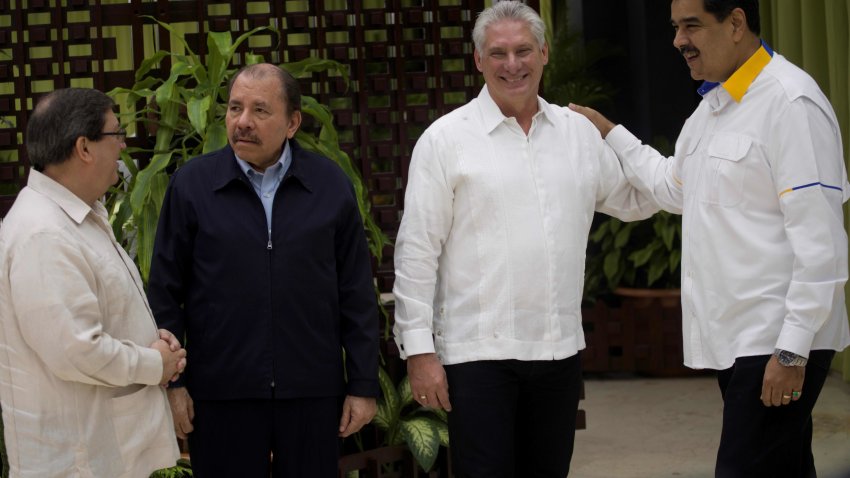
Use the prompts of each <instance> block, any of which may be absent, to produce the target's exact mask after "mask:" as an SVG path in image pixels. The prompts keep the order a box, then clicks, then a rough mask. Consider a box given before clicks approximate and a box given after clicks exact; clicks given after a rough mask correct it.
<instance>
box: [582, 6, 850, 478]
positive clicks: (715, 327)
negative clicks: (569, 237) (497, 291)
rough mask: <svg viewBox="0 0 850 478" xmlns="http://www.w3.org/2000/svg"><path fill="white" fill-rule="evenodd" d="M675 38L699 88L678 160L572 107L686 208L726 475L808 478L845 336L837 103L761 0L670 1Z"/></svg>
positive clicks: (667, 198)
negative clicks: (762, 16)
mask: <svg viewBox="0 0 850 478" xmlns="http://www.w3.org/2000/svg"><path fill="white" fill-rule="evenodd" d="M671 20H672V23H673V27H674V29H675V31H676V35H675V38H674V40H673V46H674V47H675V48H677V49H678V50H680V51H681V53H682V55H683V56H684V58H685V60H686V61H687V64H688V67H689V68H690V71H691V76H692V77H693V78H694V79H696V80H705V82H704V83H703V85H702V86H701V87H700V89H699V92H700V94H701V95H702V96H703V100H702V102H701V103H700V105H699V106H698V107H697V109H696V111H695V112H694V113H693V115H691V117H690V118H689V119H688V121H687V122H686V123H685V126H684V127H683V129H682V132H681V134H680V135H679V139H678V141H677V143H676V153H675V155H674V156H673V157H671V158H665V157H662V156H661V155H660V154H659V153H658V152H656V151H655V150H653V149H652V148H650V147H648V146H644V145H642V144H641V142H640V140H638V139H637V138H635V137H634V136H632V135H631V133H629V132H628V131H627V130H626V129H625V128H623V127H622V126H616V127H615V126H614V124H613V123H611V122H610V121H608V120H607V119H605V118H604V117H603V116H601V115H600V114H599V113H597V112H595V111H593V110H590V109H587V108H582V107H579V106H574V109H576V110H578V111H580V112H583V113H585V114H587V115H588V117H590V118H591V120H592V121H593V122H594V124H596V126H597V127H598V128H599V130H600V132H601V133H602V136H603V137H604V138H605V140H606V141H607V142H608V144H609V145H611V146H612V147H613V148H614V150H615V151H617V154H618V156H619V157H620V158H621V160H622V161H623V167H624V169H625V171H626V174H627V175H628V176H629V180H630V181H632V182H633V183H634V184H635V185H636V186H638V187H639V188H641V190H642V191H644V192H645V193H646V194H649V195H652V197H653V198H654V199H655V201H657V203H658V204H659V205H660V206H661V207H662V208H664V209H666V210H668V211H671V212H675V213H681V214H682V219H683V224H682V232H683V241H682V242H683V244H682V308H683V310H682V317H683V326H682V332H683V338H684V352H685V364H686V365H687V366H689V367H693V368H709V369H717V370H719V372H718V382H719V384H720V390H721V393H722V395H723V402H724V407H723V432H722V435H721V439H720V449H719V451H718V454H717V467H716V475H717V476H718V477H724V478H725V477H736V478H737V477H741V478H744V477H747V478H751V477H776V476H783V477H785V476H787V477H794V478H797V477H800V478H802V477H813V476H815V467H814V460H813V458H812V449H811V445H812V416H811V414H812V408H813V407H814V405H815V401H816V400H817V398H818V394H819V393H820V391H821V388H822V387H823V383H824V380H825V378H826V374H827V371H828V369H829V366H830V362H831V360H832V357H833V355H834V354H835V351H836V350H842V349H843V348H845V347H846V346H847V345H848V344H850V333H848V323H847V313H846V310H845V304H844V284H845V282H846V281H847V235H846V234H845V232H844V224H843V214H842V209H841V207H842V203H843V202H844V201H845V200H846V199H847V198H848V193H850V189H848V187H850V185H848V183H847V177H846V173H845V169H844V160H843V149H842V146H841V134H840V132H839V128H838V122H837V120H836V118H835V113H834V112H833V110H832V107H831V106H830V104H829V101H828V100H827V99H826V97H825V96H824V94H823V93H822V92H821V90H820V88H818V85H817V84H816V83H815V81H814V80H813V79H812V78H811V77H810V76H809V75H807V74H806V73H805V72H803V71H802V70H800V69H799V68H797V67H796V66H794V65H793V64H791V63H790V62H788V60H786V59H785V58H784V57H782V56H781V55H780V54H778V53H776V52H774V51H773V50H772V49H771V48H770V46H769V45H767V44H766V43H765V42H763V41H761V40H760V39H759V29H760V28H759V6H758V1H757V0H705V1H704V0H674V1H673V2H672V4H671Z"/></svg>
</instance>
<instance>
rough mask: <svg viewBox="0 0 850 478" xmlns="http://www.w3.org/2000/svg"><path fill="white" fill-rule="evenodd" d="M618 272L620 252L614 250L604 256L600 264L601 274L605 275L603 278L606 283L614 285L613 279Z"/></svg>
mask: <svg viewBox="0 0 850 478" xmlns="http://www.w3.org/2000/svg"><path fill="white" fill-rule="evenodd" d="M619 270H620V251H619V250H614V251H611V252H609V253H608V254H606V255H605V261H604V262H603V264H602V272H604V273H605V278H607V279H608V282H610V283H612V284H616V281H615V280H614V278H615V277H616V276H617V273H618V271H619Z"/></svg>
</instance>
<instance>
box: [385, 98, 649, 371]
mask: <svg viewBox="0 0 850 478" xmlns="http://www.w3.org/2000/svg"><path fill="white" fill-rule="evenodd" d="M538 103H539V112H538V113H537V115H536V116H535V117H534V120H533V122H532V125H531V128H530V130H529V133H528V135H527V136H526V134H525V132H524V131H523V130H522V128H521V127H520V126H519V124H518V123H517V121H516V120H515V119H514V118H506V117H505V116H504V115H503V114H502V113H501V111H500V110H499V108H498V106H497V105H496V103H495V102H494V101H493V99H492V98H491V97H490V95H489V92H488V91H487V88H486V87H485V88H484V89H483V90H482V91H481V93H480V94H479V96H478V97H477V98H476V99H474V100H472V101H471V102H470V103H468V104H466V105H464V106H462V107H460V108H458V109H457V110H455V111H453V112H451V113H449V114H447V115H445V116H443V117H442V118H440V119H438V120H437V121H435V122H434V124H432V125H431V126H430V127H429V128H428V129H427V130H426V131H425V132H424V133H423V135H422V136H421V137H420V139H419V141H418V142H417V143H416V147H415V148H414V150H413V158H412V161H411V164H410V173H409V179H408V184H407V190H406V193H405V203H404V204H405V209H404V216H403V218H402V221H401V227H400V229H399V233H398V238H397V241H396V248H395V256H394V262H395V268H396V270H395V272H396V279H395V285H394V288H393V293H394V294H395V298H396V305H395V336H396V341H397V343H398V344H399V346H400V349H401V353H402V356H403V357H407V356H409V355H416V354H421V353H429V352H434V351H436V352H437V353H438V355H439V357H440V359H441V361H442V363H443V364H454V363H461V362H468V361H475V360H499V359H519V360H553V359H563V358H567V357H570V356H572V355H575V354H576V352H577V351H578V350H581V349H583V348H584V346H585V343H584V334H583V332H582V329H581V297H582V286H583V280H584V263H585V250H586V248H587V236H588V231H589V229H590V224H591V221H592V219H593V212H594V210H598V211H602V212H605V213H608V214H611V215H614V216H617V217H619V218H621V219H624V220H635V219H642V218H646V217H648V216H650V215H651V214H652V213H654V212H655V211H656V210H657V208H655V207H654V206H652V205H650V201H649V199H648V198H645V197H641V196H640V195H639V194H638V193H637V191H636V190H635V189H633V188H632V187H631V186H630V185H629V184H628V182H627V181H626V178H625V176H624V174H623V171H622V169H621V166H620V164H619V162H618V161H617V158H616V156H615V155H614V153H613V152H612V151H611V149H610V148H608V147H607V146H606V145H605V143H604V142H603V141H602V139H601V138H600V136H599V133H598V132H597V131H596V128H594V127H593V125H592V124H591V123H590V122H589V121H588V120H587V119H586V118H584V117H583V116H581V115H579V114H577V113H574V112H572V111H570V110H569V109H568V108H562V107H557V106H553V105H550V104H548V103H546V102H545V101H543V100H542V99H539V100H538ZM432 336H433V337H432Z"/></svg>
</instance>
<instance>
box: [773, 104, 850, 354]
mask: <svg viewBox="0 0 850 478" xmlns="http://www.w3.org/2000/svg"><path fill="white" fill-rule="evenodd" d="M774 131H775V132H776V134H775V136H774V137H775V141H773V142H772V143H770V144H768V145H766V146H767V147H768V148H769V154H768V158H769V161H770V166H771V174H772V175H773V178H774V183H775V185H776V187H777V188H778V191H777V194H778V195H779V197H780V203H779V205H780V209H781V211H782V214H783V216H784V227H785V233H786V234H787V237H788V241H789V243H790V245H791V249H792V251H793V254H794V264H793V272H792V277H791V283H790V284H789V287H788V292H787V295H786V298H785V303H786V307H787V315H786V316H785V320H784V324H783V326H782V330H781V332H780V335H779V339H778V340H777V343H776V347H777V348H779V349H783V350H788V351H790V352H794V353H797V354H800V355H803V356H808V355H809V350H810V348H811V345H812V341H813V339H814V336H815V334H816V333H817V332H818V330H820V328H821V327H822V326H823V325H824V323H825V322H826V321H827V320H828V319H829V318H830V316H831V313H832V310H833V308H834V307H844V306H845V305H844V304H843V303H836V298H837V297H841V295H840V291H841V290H842V289H843V287H844V284H845V282H846V281H847V235H846V232H845V230H844V216H843V211H842V204H843V202H844V201H845V200H846V197H847V193H848V190H850V188H848V184H847V177H846V172H845V169H844V161H843V149H842V146H841V140H840V138H841V136H840V133H839V131H838V130H837V125H836V124H835V122H834V121H831V120H830V117H829V116H828V115H827V114H826V113H825V112H824V111H823V110H822V109H820V108H819V107H818V106H817V105H816V104H815V103H814V102H812V101H810V100H808V99H807V98H805V97H800V98H798V99H797V100H795V101H793V102H791V103H790V105H789V107H788V110H787V111H784V112H781V113H780V114H779V115H777V116H776V124H775V126H774Z"/></svg>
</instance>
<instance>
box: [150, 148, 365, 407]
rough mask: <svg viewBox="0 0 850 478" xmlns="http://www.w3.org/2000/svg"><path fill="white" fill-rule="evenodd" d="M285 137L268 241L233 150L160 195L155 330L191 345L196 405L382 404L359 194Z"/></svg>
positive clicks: (191, 170) (183, 174)
mask: <svg viewBox="0 0 850 478" xmlns="http://www.w3.org/2000/svg"><path fill="white" fill-rule="evenodd" d="M289 141H290V147H291V148H292V164H291V166H290V168H289V170H288V171H287V173H286V175H285V176H284V178H283V181H282V183H281V185H280V187H279V188H278V190H277V193H276V195H275V197H274V203H273V207H272V230H271V234H269V231H268V226H267V222H266V217H265V212H264V209H263V205H262V203H261V201H260V199H259V198H258V197H257V194H256V193H255V192H254V189H253V188H252V186H251V184H250V183H249V181H248V179H247V178H246V177H245V174H244V173H243V172H242V170H241V169H239V166H238V164H237V163H236V159H235V156H234V153H233V150H232V149H231V148H230V146H226V147H224V148H223V149H221V150H219V151H215V152H212V153H208V154H205V155H203V156H199V157H197V158H195V159H192V160H191V161H189V162H188V163H186V164H185V165H184V166H182V167H181V168H180V169H178V170H177V172H176V173H175V174H174V175H173V177H172V178H171V182H170V184H169V186H168V190H167V192H166V194H165V200H164V202H163V205H162V211H161V214H160V218H159V226H158V229H157V233H156V241H155V245H154V254H153V260H152V263H151V273H150V280H149V285H148V296H149V300H150V304H151V308H152V310H153V313H154V316H155V317H156V321H157V323H158V325H159V326H160V327H162V328H165V329H168V330H170V331H171V332H172V333H174V334H175V335H176V336H177V337H179V338H183V337H185V347H186V351H187V362H188V364H187V367H186V370H185V373H184V375H183V377H181V381H180V382H178V383H177V385H178V386H179V385H182V384H184V382H185V385H186V386H187V387H188V389H189V393H190V394H191V396H192V398H193V399H201V400H228V399H250V398H261V399H262V398H293V397H311V396H313V397H320V396H322V397H327V396H341V395H355V396H363V397H376V396H377V395H378V391H379V386H378V371H377V367H378V337H379V335H378V333H379V329H378V312H377V304H376V297H375V292H374V289H373V286H372V272H371V265H370V264H371V261H370V256H369V252H368V248H367V245H366V237H365V233H364V230H363V226H362V223H361V219H360V214H359V210H358V207H357V200H356V197H355V195H354V189H353V187H352V185H351V182H350V181H349V179H348V178H347V177H346V176H345V174H344V173H343V171H342V169H340V168H339V166H338V165H336V164H335V163H333V162H332V161H331V160H329V159H327V158H324V157H322V156H319V155H316V154H313V153H310V152H308V151H305V150H303V149H301V147H300V146H299V145H298V143H297V142H296V141H294V140H289ZM184 334H185V336H184ZM343 349H344V350H345V359H343ZM343 367H345V375H344V374H343ZM346 378H347V381H346Z"/></svg>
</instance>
